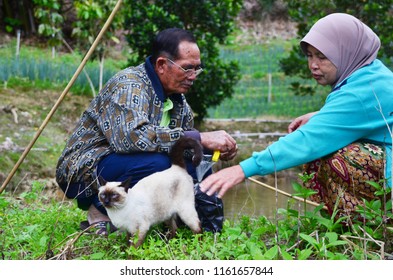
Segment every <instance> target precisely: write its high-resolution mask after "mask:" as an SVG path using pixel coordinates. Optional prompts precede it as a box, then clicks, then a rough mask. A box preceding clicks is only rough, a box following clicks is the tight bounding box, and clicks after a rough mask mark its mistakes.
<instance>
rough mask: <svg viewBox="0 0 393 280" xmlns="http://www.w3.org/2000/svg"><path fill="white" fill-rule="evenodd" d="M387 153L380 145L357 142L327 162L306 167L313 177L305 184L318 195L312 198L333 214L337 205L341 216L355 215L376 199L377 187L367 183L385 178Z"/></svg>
mask: <svg viewBox="0 0 393 280" xmlns="http://www.w3.org/2000/svg"><path fill="white" fill-rule="evenodd" d="M384 156H385V152H384V149H383V148H382V147H380V146H378V145H376V144H371V143H364V142H356V143H352V144H350V145H348V146H346V147H344V148H342V149H340V150H338V151H337V152H335V153H333V154H330V155H329V156H326V157H324V158H321V159H318V160H315V161H313V162H310V163H308V164H305V165H304V172H305V173H306V174H313V173H314V174H313V176H312V178H311V180H309V181H308V182H306V183H304V186H305V187H307V188H311V189H314V190H315V191H317V192H318V193H317V194H315V195H313V196H312V197H310V199H311V200H312V201H315V202H317V203H322V202H324V203H325V205H326V206H327V207H328V210H329V212H330V214H332V212H333V209H334V207H335V204H336V203H338V204H337V210H338V212H339V215H338V216H343V215H349V216H353V215H354V210H355V207H356V206H357V205H363V204H364V203H363V199H366V200H372V199H376V197H375V195H374V192H375V191H376V190H375V188H374V187H372V186H371V185H370V184H368V183H367V181H373V182H379V181H380V180H381V179H383V176H384V163H385V160H384Z"/></svg>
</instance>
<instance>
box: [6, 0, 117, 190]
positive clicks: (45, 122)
mask: <svg viewBox="0 0 393 280" xmlns="http://www.w3.org/2000/svg"><path fill="white" fill-rule="evenodd" d="M121 2H122V0H118V2H117V3H116V6H115V7H114V9H113V10H112V13H111V14H110V15H109V17H108V19H107V20H106V22H105V24H104V26H103V27H102V29H101V31H100V33H99V34H98V35H97V37H96V39H95V40H94V42H93V44H92V45H91V47H90V49H89V51H88V52H87V53H86V55H85V57H84V58H83V60H82V62H81V64H80V65H79V67H78V69H77V70H76V71H75V73H74V75H73V76H72V78H71V80H70V81H69V82H68V84H67V86H66V87H65V89H64V91H63V92H62V94H61V95H60V97H59V98H58V99H57V101H56V103H55V105H54V106H53V107H52V109H51V110H50V112H49V114H48V115H47V116H46V118H45V120H44V122H43V123H42V124H41V126H40V127H39V128H38V130H37V132H36V134H35V135H34V137H33V139H32V140H31V141H30V143H29V144H28V145H27V147H26V149H25V150H24V152H23V153H22V155H21V157H20V158H19V160H18V161H17V163H16V164H15V165H14V167H13V168H12V170H11V172H10V173H9V174H8V176H7V178H6V179H5V181H4V182H3V184H2V185H1V188H0V194H1V193H2V192H3V191H4V189H5V187H6V186H7V184H8V183H9V182H10V181H11V179H12V177H13V176H14V174H15V172H16V171H17V170H18V168H19V166H20V165H21V164H22V162H23V160H24V159H25V158H26V156H27V154H28V153H29V152H30V150H31V148H32V147H33V145H34V144H35V142H36V141H37V139H38V137H40V135H41V133H42V131H43V130H44V128H45V127H46V125H47V124H48V123H49V120H50V119H51V118H52V116H53V115H54V113H55V112H56V110H57V108H58V107H59V105H60V103H61V102H62V101H63V99H64V97H65V96H66V95H67V93H68V91H69V90H70V88H71V87H72V85H73V84H74V82H75V80H76V79H77V77H78V76H79V74H80V72H82V69H83V67H84V66H85V65H86V63H87V61H88V60H89V58H90V56H91V55H92V53H93V52H94V50H95V48H96V47H97V45H98V43H99V41H100V40H101V38H102V36H103V35H104V33H105V32H106V30H107V29H108V27H109V25H110V24H111V22H112V20H113V18H114V17H115V15H116V13H117V11H118V10H119V8H120V5H121Z"/></svg>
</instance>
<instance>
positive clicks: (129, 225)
mask: <svg viewBox="0 0 393 280" xmlns="http://www.w3.org/2000/svg"><path fill="white" fill-rule="evenodd" d="M185 149H193V150H194V157H193V159H192V163H193V165H194V166H197V165H199V163H200V162H201V160H202V157H203V148H202V146H201V144H200V143H199V141H197V140H194V139H192V138H187V137H182V138H180V140H179V141H178V142H176V144H175V145H174V146H173V148H172V151H171V153H170V154H169V156H170V158H171V162H172V166H171V167H170V168H168V169H166V170H164V171H161V172H156V173H153V174H151V175H149V176H147V177H145V178H143V179H142V180H140V181H139V182H138V183H137V184H136V185H135V186H134V187H132V188H129V184H130V178H129V179H127V180H125V181H124V182H106V181H105V180H104V179H103V178H102V177H101V176H99V183H100V187H99V190H98V191H99V192H98V198H99V200H100V201H101V203H102V204H103V206H104V207H105V209H106V210H107V213H108V216H109V218H110V219H111V221H112V223H113V224H114V225H115V226H116V227H117V228H119V229H122V230H126V231H127V240H128V242H129V244H130V245H131V243H130V237H131V236H133V235H135V234H137V235H138V241H137V243H136V244H135V247H138V246H140V245H141V244H142V243H143V241H144V239H145V237H146V234H147V232H148V231H149V229H150V227H151V226H152V225H155V224H158V223H161V222H166V223H167V224H168V225H169V226H170V233H171V237H174V236H175V234H176V229H177V225H176V218H177V216H178V217H179V218H180V219H181V220H182V221H183V222H184V223H185V224H186V225H187V226H188V227H189V228H190V229H191V230H192V231H193V232H194V233H201V232H202V229H201V223H200V220H199V218H198V214H197V212H196V209H195V197H194V183H193V179H192V177H191V176H190V175H189V174H188V173H187V170H186V165H185V162H184V158H183V157H184V155H183V152H184V150H185Z"/></svg>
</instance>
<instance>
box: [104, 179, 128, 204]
mask: <svg viewBox="0 0 393 280" xmlns="http://www.w3.org/2000/svg"><path fill="white" fill-rule="evenodd" d="M120 185H121V184H120V183H118V182H108V183H106V184H105V185H104V186H102V187H100V188H99V192H98V199H99V200H100V201H101V203H102V204H103V205H104V207H105V208H121V207H122V206H123V205H124V202H125V200H126V197H127V193H126V192H125V189H124V188H123V187H121V186H120Z"/></svg>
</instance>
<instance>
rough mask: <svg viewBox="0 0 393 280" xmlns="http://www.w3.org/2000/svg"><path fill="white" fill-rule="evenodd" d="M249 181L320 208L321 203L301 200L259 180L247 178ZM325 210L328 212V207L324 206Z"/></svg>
mask: <svg viewBox="0 0 393 280" xmlns="http://www.w3.org/2000/svg"><path fill="white" fill-rule="evenodd" d="M247 179H248V180H250V181H252V182H254V183H256V184H258V185H260V186H262V187H265V188H267V189H269V190H272V191H275V192H278V193H280V194H282V195H285V196H287V197H290V198H293V199H296V200H298V201H302V202H306V203H307V204H310V205H313V206H319V203H316V202H313V201H310V200H307V199H306V200H305V199H304V198H301V197H298V196H294V195H292V194H290V193H287V192H284V191H282V190H280V189H277V188H274V187H272V186H269V185H268V184H265V183H263V182H260V181H258V180H257V179H255V178H252V177H249V178H247ZM323 209H325V210H327V207H326V206H323Z"/></svg>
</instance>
